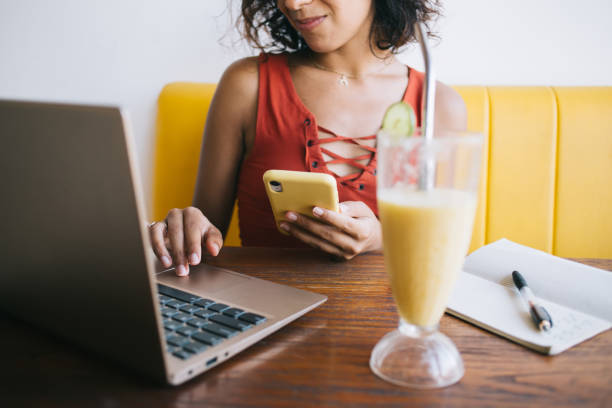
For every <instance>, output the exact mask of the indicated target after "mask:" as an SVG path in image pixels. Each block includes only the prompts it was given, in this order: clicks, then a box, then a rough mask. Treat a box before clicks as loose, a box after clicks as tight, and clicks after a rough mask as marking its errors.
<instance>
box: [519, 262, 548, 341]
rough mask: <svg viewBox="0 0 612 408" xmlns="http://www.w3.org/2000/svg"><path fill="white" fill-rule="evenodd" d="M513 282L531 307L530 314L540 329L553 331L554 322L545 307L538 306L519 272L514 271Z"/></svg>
mask: <svg viewBox="0 0 612 408" xmlns="http://www.w3.org/2000/svg"><path fill="white" fill-rule="evenodd" d="M512 280H513V281H514V284H515V285H516V287H517V289H518V290H519V293H520V294H521V297H522V298H523V299H524V300H525V302H527V304H528V305H529V314H530V315H531V318H532V319H533V321H534V323H535V324H536V326H537V327H538V329H540V330H544V331H548V330H550V329H552V327H553V322H552V319H551V318H550V315H549V314H548V312H547V311H546V309H544V307H543V306H541V305H539V304H538V302H537V300H536V297H535V296H534V295H533V292H531V289H529V286H527V281H526V280H525V278H523V275H521V274H520V273H519V272H518V271H513V272H512Z"/></svg>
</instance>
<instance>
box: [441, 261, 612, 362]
mask: <svg viewBox="0 0 612 408" xmlns="http://www.w3.org/2000/svg"><path fill="white" fill-rule="evenodd" d="M542 305H543V306H544V307H546V309H547V310H548V311H549V313H550V315H551V316H552V319H553V324H554V326H553V329H552V330H550V331H548V332H543V331H540V330H538V329H537V328H536V327H535V325H534V323H533V321H532V320H531V317H530V315H529V309H528V308H527V305H526V304H525V303H524V302H523V301H522V299H521V297H520V294H519V293H518V291H517V290H516V289H511V288H508V287H505V286H501V285H498V284H496V283H493V282H491V281H488V280H486V279H482V278H480V277H478V276H475V275H472V274H470V273H466V272H461V273H460V274H459V278H458V279H457V283H456V285H455V288H454V291H453V294H452V296H451V299H450V302H449V303H448V308H447V311H448V312H449V313H450V314H453V315H455V316H457V317H460V318H462V319H464V320H467V321H469V322H472V323H474V324H476V325H477V326H481V327H483V328H485V329H487V330H490V331H492V332H494V333H496V334H499V335H501V336H504V337H508V338H510V339H512V340H514V341H516V342H518V343H521V344H523V345H525V346H527V347H530V348H534V349H536V350H538V351H540V352H542V353H547V354H557V353H560V352H562V351H564V350H566V349H568V348H570V347H572V346H574V345H576V344H578V343H580V342H582V341H584V340H586V339H588V338H590V337H593V336H595V335H596V334H598V333H600V332H602V331H605V330H607V329H609V328H610V326H611V324H610V323H609V322H607V321H605V320H602V319H598V318H596V317H593V316H589V315H587V314H584V313H581V312H579V311H576V310H572V309H569V308H567V307H564V306H561V305H558V304H556V303H553V302H549V301H544V300H543V301H542Z"/></svg>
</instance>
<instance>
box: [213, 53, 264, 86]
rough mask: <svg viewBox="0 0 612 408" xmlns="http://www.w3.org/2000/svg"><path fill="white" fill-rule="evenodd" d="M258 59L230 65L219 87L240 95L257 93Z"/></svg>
mask: <svg viewBox="0 0 612 408" xmlns="http://www.w3.org/2000/svg"><path fill="white" fill-rule="evenodd" d="M258 72H259V70H258V62H257V57H246V58H241V59H239V60H237V61H234V62H233V63H232V64H230V65H229V66H228V67H227V68H226V69H225V71H224V72H223V76H222V77H221V80H220V81H219V86H220V87H223V88H229V89H231V90H232V91H235V92H239V93H244V92H246V93H248V92H253V91H255V92H256V91H257V81H258Z"/></svg>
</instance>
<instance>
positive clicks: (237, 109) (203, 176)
mask: <svg viewBox="0 0 612 408" xmlns="http://www.w3.org/2000/svg"><path fill="white" fill-rule="evenodd" d="M257 90H258V70H257V60H256V59H254V58H246V59H243V60H240V61H237V62H235V63H234V64H232V65H231V66H230V67H229V68H228V69H227V70H226V71H225V73H224V74H223V77H222V78H221V81H220V82H219V85H218V87H217V90H216V92H215V96H214V97H213V100H212V102H211V105H210V109H209V112H208V116H207V120H206V128H205V130H204V139H203V142H202V151H201V154H200V163H199V167H198V176H197V180H196V187H195V192H194V198H193V206H192V207H187V208H184V209H178V208H175V209H172V210H170V211H169V212H168V215H167V217H166V220H165V223H156V224H154V226H153V227H151V229H150V233H151V242H152V246H153V250H154V252H155V254H156V255H157V257H158V258H159V259H160V261H161V262H162V264H163V265H164V266H165V267H170V266H171V265H175V266H176V273H177V275H180V276H185V275H188V274H189V265H197V264H199V263H200V260H201V259H202V247H204V248H205V249H206V251H207V252H208V253H210V254H211V255H217V254H218V252H219V250H220V249H221V247H222V246H223V234H224V233H225V231H226V230H227V226H228V224H229V220H230V217H231V214H232V208H233V205H234V200H235V195H236V182H237V177H238V172H239V169H240V164H241V162H242V159H243V157H244V154H245V151H246V147H247V144H245V141H248V140H253V137H252V136H253V134H254V131H255V123H256V117H257ZM222 232H223V234H222Z"/></svg>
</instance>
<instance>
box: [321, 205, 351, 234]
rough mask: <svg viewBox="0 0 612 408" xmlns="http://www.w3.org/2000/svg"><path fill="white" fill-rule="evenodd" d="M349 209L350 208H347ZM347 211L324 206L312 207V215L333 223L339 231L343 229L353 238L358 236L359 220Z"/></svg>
mask: <svg viewBox="0 0 612 408" xmlns="http://www.w3.org/2000/svg"><path fill="white" fill-rule="evenodd" d="M349 211H350V210H349ZM349 214H350V212H349V213H344V212H342V213H339V212H335V211H330V210H326V209H325V208H320V207H314V208H313V209H312V215H314V216H315V217H316V218H317V219H319V220H321V221H322V222H325V223H326V224H329V225H333V226H334V227H336V228H337V229H339V230H340V231H344V232H345V233H346V234H349V235H350V236H351V237H353V238H357V237H358V236H360V235H361V234H360V229H359V221H358V219H356V218H354V217H352V216H351V215H349Z"/></svg>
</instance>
